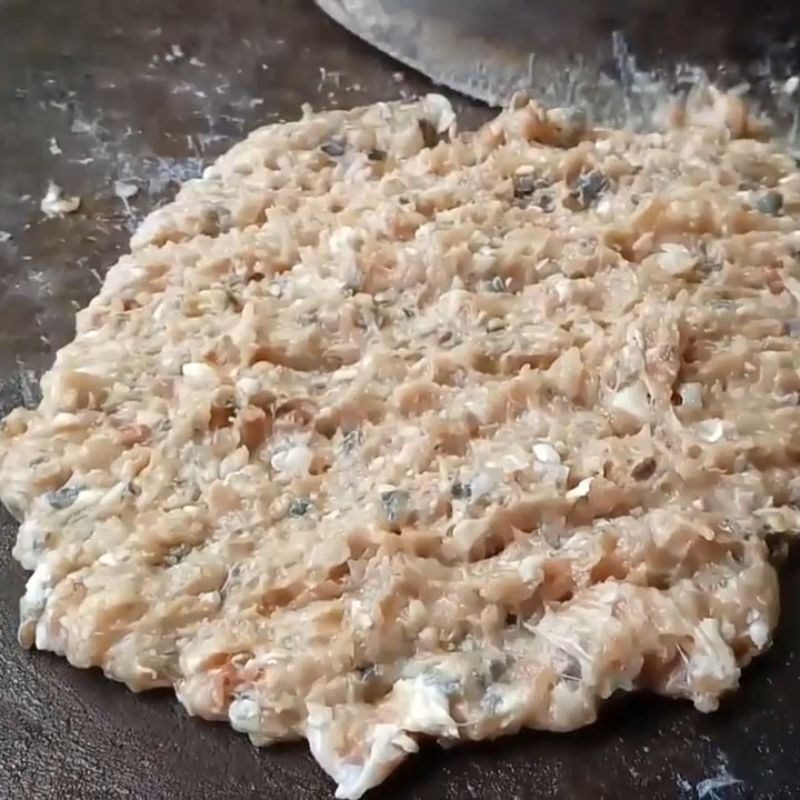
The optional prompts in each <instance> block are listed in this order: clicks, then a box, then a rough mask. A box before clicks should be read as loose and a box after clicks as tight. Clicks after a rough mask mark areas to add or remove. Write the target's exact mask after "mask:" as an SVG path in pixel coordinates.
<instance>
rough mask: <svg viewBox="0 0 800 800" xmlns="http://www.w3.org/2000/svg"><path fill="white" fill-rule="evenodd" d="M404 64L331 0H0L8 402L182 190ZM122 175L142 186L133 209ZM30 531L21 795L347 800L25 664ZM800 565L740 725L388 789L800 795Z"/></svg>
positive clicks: (403, 87) (629, 735)
mask: <svg viewBox="0 0 800 800" xmlns="http://www.w3.org/2000/svg"><path fill="white" fill-rule="evenodd" d="M321 68H324V72H323V71H322V70H321ZM398 69H399V67H398V66H397V65H396V64H393V63H392V62H390V61H388V60H386V59H383V58H382V57H380V56H379V55H378V54H377V53H375V52H373V51H371V50H370V49H369V48H367V47H366V46H365V45H363V44H361V43H360V42H358V41H357V40H355V39H353V38H352V37H350V36H349V35H348V34H346V33H345V32H343V31H341V30H339V29H338V28H337V27H336V26H335V25H334V24H333V23H331V22H329V21H328V20H327V19H326V18H325V17H324V16H323V15H322V14H321V13H320V12H318V11H317V10H316V9H315V8H313V6H312V5H311V3H310V2H299V1H298V0H294V2H293V1H292V0H285V2H278V1H277V0H273V1H272V2H261V3H259V2H256V0H239V1H238V2H237V3H236V4H227V5H225V6H224V5H223V4H222V3H219V2H212V0H203V1H202V2H200V1H199V0H198V1H197V2H188V1H186V2H179V0H160V1H159V0H139V1H138V2H134V0H124V2H120V3H117V4H115V5H110V4H107V3H100V2H97V1H96V0H85V2H82V3H80V4H78V3H64V2H55V0H0V231H4V232H7V233H9V234H11V237H12V238H11V239H10V240H9V241H7V242H5V243H0V407H1V408H2V410H3V411H7V410H9V409H10V408H12V407H13V406H15V405H18V404H20V403H22V402H25V403H32V402H34V401H35V397H36V389H35V377H36V375H37V374H38V373H40V372H41V371H42V370H43V369H45V368H46V367H47V366H48V365H49V363H50V362H51V361H52V357H53V352H54V350H55V349H56V348H58V347H59V346H61V345H62V344H64V343H65V342H66V341H68V340H69V339H70V338H71V336H72V324H73V323H72V320H73V314H74V309H75V304H78V305H83V304H85V303H86V302H87V301H88V300H89V298H90V297H91V296H92V295H93V294H94V293H95V292H96V290H97V287H98V285H99V277H100V276H101V275H102V274H103V272H104V271H105V269H106V268H107V267H108V265H109V264H110V263H111V262H112V261H114V260H115V259H116V258H117V257H118V255H119V254H120V253H121V252H123V251H124V249H125V246H126V241H127V238H128V236H129V235H130V231H131V230H132V228H133V227H134V226H135V225H136V224H137V223H138V221H139V220H140V219H141V218H142V216H143V215H144V213H146V211H148V210H149V209H151V208H152V207H154V206H155V205H157V204H159V203H160V202H163V201H164V200H165V199H166V198H168V197H170V196H171V195H172V194H173V193H174V189H175V186H176V185H177V183H178V182H180V181H182V180H185V179H187V178H189V177H192V176H194V175H197V174H198V173H199V172H200V170H201V169H202V167H203V166H204V165H205V164H207V163H209V162H210V161H211V160H212V159H213V158H214V157H215V156H216V155H218V154H219V153H220V152H222V151H224V150H225V149H227V148H228V147H229V146H230V144H232V143H233V142H234V141H236V140H237V139H239V138H241V137H242V135H243V134H244V133H245V132H246V131H247V130H250V129H251V128H253V127H255V126H256V125H259V124H263V123H265V122H270V121H274V120H277V119H279V118H283V117H291V116H296V115H297V113H298V111H299V106H300V104H301V103H302V102H311V103H312V105H314V106H318V107H322V106H326V105H334V104H338V105H341V106H346V105H354V104H357V103H362V102H372V101H374V100H378V99H382V98H387V97H396V96H399V95H400V93H401V92H404V91H405V92H414V91H418V90H421V89H423V88H427V84H426V83H425V82H424V81H422V80H421V79H414V78H413V77H412V76H410V75H406V78H405V79H404V80H402V81H397V80H396V79H395V77H394V73H395V72H396V71H397V70H398ZM337 73H340V74H338V75H337ZM481 113H482V112H481V111H476V112H474V114H475V115H476V116H480V115H481ZM51 137H52V138H54V139H55V143H53V142H51ZM57 150H61V151H62V152H60V153H58V152H55V151H57ZM87 159H92V160H91V161H89V160H87ZM50 179H52V180H55V181H56V182H57V183H58V184H60V185H61V186H63V187H64V189H65V191H66V192H67V193H68V194H77V195H80V196H81V197H82V206H81V209H80V210H79V212H78V213H76V214H73V215H70V216H68V217H66V218H64V219H53V220H48V219H45V218H44V216H43V215H42V214H41V212H40V211H39V201H40V199H41V197H42V196H43V195H44V192H45V190H46V187H47V181H48V180H50ZM115 180H123V181H125V182H126V183H133V184H135V185H136V186H137V187H138V189H139V191H138V193H137V194H136V195H135V196H133V197H132V198H130V199H129V200H128V201H127V202H128V206H127V207H126V205H125V203H124V202H123V200H121V199H120V198H119V197H117V196H115V194H114V181H115ZM122 193H124V192H122ZM2 238H4V237H2V236H0V239H2ZM15 530H16V525H15V524H14V523H13V521H12V520H11V519H10V518H9V516H8V515H7V514H5V512H4V513H3V516H2V523H0V570H2V577H1V578H0V636H1V637H2V641H0V686H1V687H2V692H0V763H2V764H3V770H2V775H0V798H3V800H5V798H15V799H16V798H29V797H35V798H37V800H38V798H56V797H58V798H61V797H66V798H72V797H85V798H95V797H96V798H101V797H102V798H116V797H120V798H123V797H124V798H143V799H145V798H146V800H151V798H152V799H153V800H156V799H160V798H164V799H165V800H166V798H169V799H170V800H180V798H199V799H200V800H202V799H203V798H209V799H211V798H213V800H244V798H265V797H269V798H275V800H281V799H282V798H293V799H294V798H297V800H305V799H306V798H309V799H310V798H315V799H316V798H327V797H330V796H331V792H332V785H331V783H330V782H329V781H328V779H327V778H325V777H324V775H323V774H322V771H321V770H320V769H319V768H318V767H317V766H316V765H315V764H314V762H313V760H312V758H311V756H310V755H309V754H308V752H307V750H306V746H305V745H291V746H281V747H278V748H274V749H268V750H255V749H254V748H252V747H251V746H250V744H249V743H248V741H247V739H246V738H245V737H244V736H242V735H239V734H235V733H233V732H232V731H230V730H228V729H227V728H226V727H222V726H216V725H212V724H209V723H205V722H201V721H198V720H193V719H190V718H188V717H186V716H185V714H184V712H183V711H182V710H181V709H179V708H178V707H177V704H176V703H175V701H174V700H173V699H171V698H169V697H168V696H167V695H166V694H159V693H156V694H152V695H142V696H136V695H133V694H130V693H129V692H128V691H127V690H126V689H124V688H123V687H121V686H119V685H116V684H112V683H110V682H107V681H105V680H104V679H103V678H102V676H101V675H100V674H99V673H97V672H85V671H79V670H75V669H73V668H72V667H70V666H69V665H68V664H67V663H66V662H65V661H62V660H60V659H57V658H54V657H52V656H49V655H43V654H37V653H35V652H34V653H28V652H25V651H23V650H22V649H21V648H20V647H19V645H18V644H17V642H16V626H17V598H18V597H19V596H20V594H21V590H22V585H23V582H24V577H25V576H24V574H23V572H22V570H21V569H20V568H19V567H18V566H17V565H16V564H15V563H13V562H12V560H11V556H10V549H11V542H12V539H13V536H14V535H15ZM794 564H795V566H792V565H791V564H790V565H789V567H787V568H785V569H784V576H783V577H784V591H783V599H784V608H785V613H784V615H783V619H782V622H781V624H780V626H779V629H778V633H777V642H776V644H775V646H774V647H773V649H772V650H771V651H770V653H769V654H768V655H767V656H766V657H765V658H763V659H762V660H761V661H759V662H758V663H756V664H755V665H753V666H752V667H751V668H749V669H748V670H747V671H746V672H745V675H744V680H743V686H742V689H741V691H740V692H739V693H738V694H737V695H736V696H734V697H732V698H730V700H729V701H728V702H727V703H726V704H725V705H724V707H723V709H722V710H721V711H720V712H718V713H716V714H713V715H710V716H703V715H700V714H698V713H697V712H695V711H693V710H692V709H691V708H690V707H689V705H688V704H685V705H683V704H676V703H672V702H670V703H667V702H666V701H658V700H654V699H651V698H633V699H628V700H625V701H624V702H622V703H620V704H619V705H617V706H614V707H612V708H610V709H608V710H607V712H606V713H605V714H604V715H603V718H602V720H601V722H600V723H599V724H598V725H596V726H593V727H591V728H589V729H586V730H584V731H581V732H578V733H576V734H570V735H545V734H534V733H528V734H522V735H520V736H517V737H513V738H510V739H504V740H502V741H499V742H497V743H495V744H492V745H484V746H474V747H468V748H459V749H456V750H450V751H442V750H440V749H439V748H437V747H436V746H433V745H431V746H429V747H427V748H425V749H424V751H423V754H422V755H421V756H420V757H418V758H417V759H415V760H414V761H413V762H411V764H410V765H408V766H407V767H405V768H403V769H401V770H400V772H399V773H398V774H397V775H396V776H395V777H393V778H392V779H391V781H390V782H389V783H388V784H386V785H385V786H384V787H382V789H379V790H378V791H377V792H376V796H381V797H392V798H402V800H412V799H413V800H434V798H436V799H437V800H438V798H453V800H455V799H456V798H458V799H459V800H460V799H461V798H481V799H483V798H486V800H494V798H498V800H500V799H501V798H502V800H511V798H515V797H516V798H520V799H522V798H570V799H572V798H583V797H592V798H595V797H604V798H617V797H625V796H629V795H630V796H632V797H633V796H641V797H652V798H672V797H676V798H679V797H685V798H693V797H702V796H705V797H707V798H711V797H714V796H716V797H719V798H735V797H740V798H790V797H796V796H797V795H798V793H800V777H798V776H800V748H799V747H798V746H797V741H798V737H800V730H798V729H800V711H798V706H797V702H796V697H797V687H798V684H800V652H798V650H800V615H797V614H796V613H793V611H794V609H793V603H796V598H797V596H798V590H800V570H798V568H797V566H796V564H797V558H796V557H795V559H794ZM715 779H719V780H718V781H716V783H714V781H715ZM734 779H736V780H738V781H740V782H735V781H734ZM703 781H711V782H710V783H703ZM715 786H716V787H718V788H715ZM713 792H716V795H715V794H714V793H713Z"/></svg>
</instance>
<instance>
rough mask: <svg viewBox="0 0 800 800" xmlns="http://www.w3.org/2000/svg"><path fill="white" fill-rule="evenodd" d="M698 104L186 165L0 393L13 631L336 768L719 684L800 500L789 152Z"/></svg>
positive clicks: (305, 123)
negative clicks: (627, 699)
mask: <svg viewBox="0 0 800 800" xmlns="http://www.w3.org/2000/svg"><path fill="white" fill-rule="evenodd" d="M707 100H708V105H707V106H706V107H705V108H704V109H703V110H697V111H695V110H694V109H693V108H692V107H691V104H689V105H681V106H679V107H676V108H675V109H673V114H672V120H671V121H672V125H671V127H670V128H669V129H668V130H667V132H665V133H650V134H635V133H631V132H624V131H612V130H604V129H599V128H593V127H592V126H591V125H589V124H588V123H587V121H586V118H585V115H584V114H582V113H581V112H580V111H579V110H577V109H554V110H550V111H547V110H545V109H542V108H540V107H539V106H537V105H536V104H535V103H533V102H530V101H529V100H528V99H527V98H525V97H517V98H515V100H514V101H513V103H512V106H511V108H509V109H508V110H507V111H505V112H504V113H503V114H501V115H500V117H499V118H497V119H496V120H494V121H493V122H491V123H489V124H488V125H486V126H485V127H483V128H482V129H480V130H478V131H477V132H474V133H467V134H463V135H458V134H457V133H456V131H455V118H454V115H453V112H452V109H451V108H450V106H449V104H448V102H447V101H446V100H445V99H444V98H442V97H440V96H437V95H429V96H428V97H426V98H424V99H422V100H420V101H418V102H415V103H411V104H407V105H398V104H377V105H375V106H371V107H368V108H361V109H355V110H353V111H348V112H344V111H333V112H329V113H324V114H318V115H317V114H313V113H311V112H310V111H308V112H306V114H305V116H304V117H303V119H301V120H300V121H298V122H294V123H288V124H281V125H274V126H270V127H267V128H263V129H260V130H257V131H255V132H254V133H252V134H251V135H250V136H249V137H248V138H247V139H246V140H245V141H244V142H242V143H241V144H239V145H237V146H236V147H234V148H233V149H232V150H231V151H230V152H229V153H227V154H226V155H225V156H223V157H222V158H221V159H220V160H219V161H218V162H217V163H216V164H215V165H214V166H212V167H210V168H209V169H207V170H206V172H205V174H204V176H203V178H202V179H200V180H196V181H190V182H189V183H188V184H186V185H185V186H184V187H183V188H182V189H181V191H180V193H179V194H178V197H177V199H176V200H175V202H174V203H172V204H171V205H169V206H167V207H165V208H163V209H161V210H159V211H156V212H155V213H154V214H152V215H151V216H150V217H149V218H148V219H147V220H146V221H145V222H144V224H143V225H142V226H141V228H140V230H139V231H138V232H137V233H136V235H135V236H134V237H133V239H132V241H131V254H130V255H125V256H123V257H122V259H120V261H119V262H118V263H117V264H116V265H115V266H113V267H112V268H111V270H110V271H109V273H108V276H107V278H106V280H105V283H104V285H103V288H102V289H101V291H100V294H99V295H98V296H97V297H96V298H95V299H94V300H93V301H92V302H91V304H90V305H89V306H88V308H86V309H85V310H83V311H81V312H80V313H79V315H78V320H77V334H76V337H75V340H74V341H73V342H72V343H71V344H69V345H67V346H66V347H65V348H64V349H62V350H61V351H60V352H59V353H58V356H57V358H56V362H55V365H54V367H53V368H52V370H51V371H50V372H49V373H48V374H47V375H45V377H44V378H43V380H42V392H43V400H42V403H41V405H40V407H39V408H38V409H36V410H22V409H19V410H16V411H14V412H13V413H12V414H11V415H9V417H8V418H7V419H6V420H5V422H4V425H3V428H2V435H1V436H0V495H2V498H3V501H4V502H5V503H6V505H7V506H8V507H9V508H10V509H11V510H12V511H13V512H14V513H15V514H16V515H17V516H18V517H19V518H20V519H21V520H22V525H21V528H20V532H19V538H18V541H17V544H16V547H15V549H14V554H15V556H16V557H17V558H18V559H19V561H20V562H21V563H22V565H23V566H24V567H25V568H26V569H28V570H32V571H33V574H32V576H31V578H30V580H29V581H28V584H27V588H26V592H25V596H24V597H23V598H22V601H21V623H20V634H19V635H20V640H21V642H22V644H23V645H25V646H33V645H35V646H36V647H38V648H40V649H46V650H52V651H55V652H57V653H61V654H63V655H65V656H66V657H67V658H68V659H69V661H70V662H71V663H72V664H74V665H76V666H79V667H91V666H98V667H101V668H102V669H103V670H104V672H105V674H106V675H108V676H109V677H110V678H113V679H115V680H118V681H122V682H124V683H126V684H127V685H128V686H130V688H131V689H133V690H135V691H139V690H143V689H149V688H152V687H156V686H170V687H174V689H175V692H176V693H177V695H178V697H179V699H180V701H181V702H182V703H183V705H184V706H185V707H186V708H187V710H188V711H189V713H191V714H196V715H199V716H202V717H205V718H207V719H221V720H229V721H230V723H231V725H232V726H233V727H234V728H236V729H237V730H240V731H245V732H247V733H248V734H249V735H250V737H251V738H252V740H253V741H254V742H255V743H256V744H267V743H269V742H274V741H277V740H283V739H289V738H306V739H307V740H308V742H309V744H310V747H311V751H312V753H313V754H314V756H315V757H316V759H317V760H318V761H319V763H320V764H321V765H322V767H323V768H324V769H325V770H327V772H328V773H330V775H331V776H333V778H334V780H335V781H336V782H337V784H338V789H337V797H340V798H358V797H360V796H361V795H362V794H363V793H364V792H365V791H366V790H367V789H369V788H370V787H372V786H375V785H376V784H378V783H379V782H380V781H382V780H383V779H384V778H385V777H386V776H387V775H388V774H389V773H390V772H391V771H392V770H393V769H394V768H395V767H397V766H398V765H399V764H400V763H401V762H402V761H403V760H404V759H405V758H406V757H407V756H408V755H409V754H410V753H413V752H415V751H416V750H417V749H418V747H419V744H420V741H421V740H422V739H424V737H435V738H437V739H439V740H441V741H444V742H453V741H456V740H461V741H463V740H471V739H485V738H491V737H496V736H500V735H502V734H507V733H511V732H513V731H516V730H518V729H520V728H521V727H532V728H543V729H548V730H556V731H563V730H569V729H572V728H576V727H578V726H581V725H585V724H587V723H590V722H592V721H593V720H594V719H595V717H596V714H597V710H598V706H599V705H600V704H601V701H602V700H604V699H605V698H608V697H609V696H610V695H611V694H613V693H614V692H617V691H620V690H637V689H644V690H650V691H655V692H659V693H661V694H665V695H671V696H676V697H685V698H689V699H691V700H692V701H693V703H694V704H695V706H696V707H697V708H698V709H700V710H701V711H710V710H712V709H714V708H716V706H717V704H718V701H719V698H720V696H721V695H722V694H723V693H724V692H726V691H727V690H729V689H732V688H734V687H735V686H736V684H737V681H738V678H739V673H740V669H741V667H742V666H743V665H745V664H746V663H747V662H748V661H750V660H751V659H752V658H753V657H754V656H755V655H757V654H758V653H760V652H762V651H763V650H764V649H765V648H766V647H767V646H768V645H769V642H770V636H771V633H772V631H773V628H774V626H775V623H776V619H777V615H778V586H777V580H776V574H775V571H774V569H773V567H772V566H771V565H770V563H769V557H768V547H767V540H768V534H772V533H778V534H779V533H781V532H784V531H791V530H794V529H796V528H797V527H798V511H797V510H796V509H797V504H798V502H800V468H799V467H798V465H800V407H799V406H798V399H799V398H800V370H799V369H798V368H799V367H800V342H799V341H798V336H800V309H799V308H798V304H799V303H800V255H799V254H800V173H798V169H797V166H796V164H795V162H794V161H793V159H792V158H790V157H789V156H787V155H784V154H781V153H780V152H779V151H778V150H776V149H775V147H774V146H773V145H771V144H770V143H768V142H762V141H760V140H759V139H758V137H760V136H761V135H762V131H761V127H760V125H758V124H756V123H755V122H754V121H753V120H752V119H751V118H750V117H749V116H748V114H747V110H746V109H745V108H744V106H743V105H742V104H741V102H740V101H739V100H737V99H736V98H732V97H726V96H722V95H718V94H713V93H712V95H711V96H710V98H707Z"/></svg>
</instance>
